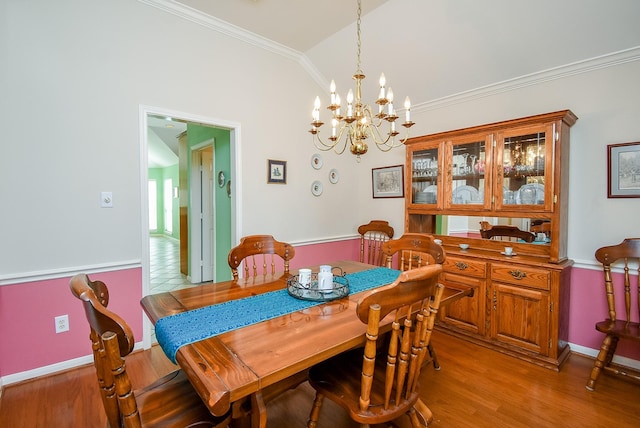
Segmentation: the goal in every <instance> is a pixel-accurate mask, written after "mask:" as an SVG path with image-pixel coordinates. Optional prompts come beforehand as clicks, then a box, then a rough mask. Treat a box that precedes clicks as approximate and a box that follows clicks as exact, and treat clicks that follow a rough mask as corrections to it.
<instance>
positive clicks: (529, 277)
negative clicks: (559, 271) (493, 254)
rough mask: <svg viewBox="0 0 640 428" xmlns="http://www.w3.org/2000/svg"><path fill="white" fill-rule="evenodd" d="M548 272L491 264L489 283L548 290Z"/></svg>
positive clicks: (528, 267) (519, 266) (524, 267)
mask: <svg viewBox="0 0 640 428" xmlns="http://www.w3.org/2000/svg"><path fill="white" fill-rule="evenodd" d="M550 277H551V274H550V272H549V271H546V270H543V269H537V268H532V267H530V266H522V265H506V264H500V263H493V264H492V265H491V281H494V282H495V281H498V282H506V283H509V284H515V285H523V286H525V287H531V288H538V289H540V290H549V289H550Z"/></svg>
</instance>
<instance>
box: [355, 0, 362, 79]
mask: <svg viewBox="0 0 640 428" xmlns="http://www.w3.org/2000/svg"><path fill="white" fill-rule="evenodd" d="M361 15H362V3H361V0H358V20H357V21H356V35H357V37H358V68H357V72H358V74H362V67H361V65H360V53H361V51H362V39H361V37H362V33H361V31H360V21H361V19H360V16H361Z"/></svg>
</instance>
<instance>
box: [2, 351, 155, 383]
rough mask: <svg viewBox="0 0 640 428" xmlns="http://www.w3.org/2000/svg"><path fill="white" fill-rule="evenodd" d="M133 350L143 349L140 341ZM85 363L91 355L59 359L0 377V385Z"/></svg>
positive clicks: (88, 362)
mask: <svg viewBox="0 0 640 428" xmlns="http://www.w3.org/2000/svg"><path fill="white" fill-rule="evenodd" d="M133 349H134V350H138V349H143V347H142V342H138V343H136V344H135V346H134V348H133ZM87 364H93V355H86V356H84V357H78V358H73V359H71V360H66V361H61V362H59V363H55V364H51V365H48V366H43V367H38V368H37V369H33V370H27V371H24V372H20V373H14V374H10V375H7V376H3V377H1V378H0V386H2V387H3V388H4V387H5V386H7V385H11V384H12V383H17V382H22V381H25V380H29V379H35V378H37V377H40V376H47V375H52V374H55V373H58V372H61V371H64V370H69V369H75V368H77V367H80V366H85V365H87Z"/></svg>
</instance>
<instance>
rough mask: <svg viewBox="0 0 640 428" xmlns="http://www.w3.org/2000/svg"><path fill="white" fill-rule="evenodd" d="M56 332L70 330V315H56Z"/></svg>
mask: <svg viewBox="0 0 640 428" xmlns="http://www.w3.org/2000/svg"><path fill="white" fill-rule="evenodd" d="M55 322H56V333H63V332H65V331H69V315H60V316H58V317H55Z"/></svg>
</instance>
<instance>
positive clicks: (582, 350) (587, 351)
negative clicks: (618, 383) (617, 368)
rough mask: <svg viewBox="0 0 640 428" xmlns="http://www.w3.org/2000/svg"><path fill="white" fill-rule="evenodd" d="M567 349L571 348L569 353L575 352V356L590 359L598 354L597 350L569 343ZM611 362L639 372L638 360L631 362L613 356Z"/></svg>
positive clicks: (627, 359)
mask: <svg viewBox="0 0 640 428" xmlns="http://www.w3.org/2000/svg"><path fill="white" fill-rule="evenodd" d="M569 347H570V348H571V352H575V353H577V354H582V355H586V356H588V357H592V358H596V357H597V356H598V352H600V350H599V349H592V348H587V347H584V346H580V345H575V344H573V343H569ZM613 362H614V363H615V364H618V365H621V366H625V367H629V368H630V369H635V370H638V371H640V361H638V360H632V359H631V358H627V357H618V356H616V355H614V357H613Z"/></svg>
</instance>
